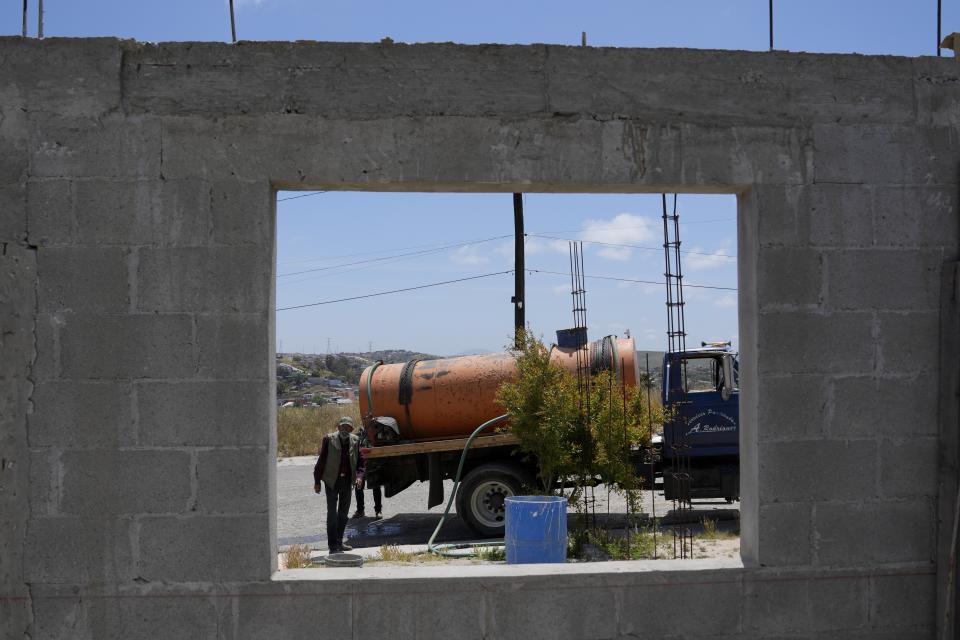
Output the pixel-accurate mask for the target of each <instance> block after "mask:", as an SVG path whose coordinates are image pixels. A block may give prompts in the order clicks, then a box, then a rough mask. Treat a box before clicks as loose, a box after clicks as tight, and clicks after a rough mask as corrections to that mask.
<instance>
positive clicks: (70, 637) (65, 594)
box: [30, 584, 96, 640]
mask: <svg viewBox="0 0 960 640" xmlns="http://www.w3.org/2000/svg"><path fill="white" fill-rule="evenodd" d="M33 594H34V596H35V599H34V600H33V602H32V606H33V611H34V615H33V621H32V624H31V627H30V633H31V634H32V636H31V637H33V638H44V639H45V640H96V637H95V636H94V635H93V630H91V629H90V626H89V621H88V619H87V608H86V607H85V606H84V601H85V600H87V598H85V597H82V596H81V595H80V594H78V593H77V591H76V587H75V586H72V585H71V586H67V585H46V584H35V585H33ZM85 595H86V594H85Z"/></svg>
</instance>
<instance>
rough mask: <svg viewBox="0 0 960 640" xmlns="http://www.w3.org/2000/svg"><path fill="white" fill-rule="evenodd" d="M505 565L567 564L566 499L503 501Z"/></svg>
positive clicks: (537, 498)
mask: <svg viewBox="0 0 960 640" xmlns="http://www.w3.org/2000/svg"><path fill="white" fill-rule="evenodd" d="M504 517H505V518H506V522H505V525H506V531H505V532H504V541H505V542H506V547H507V564H528V563H535V562H566V561H567V499H566V498H558V497H556V496H513V497H510V498H507V499H506V514H505V516H504Z"/></svg>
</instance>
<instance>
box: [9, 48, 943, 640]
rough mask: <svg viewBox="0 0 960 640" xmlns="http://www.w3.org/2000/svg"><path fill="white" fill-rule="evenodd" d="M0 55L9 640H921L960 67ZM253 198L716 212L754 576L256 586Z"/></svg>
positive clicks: (696, 568)
mask: <svg viewBox="0 0 960 640" xmlns="http://www.w3.org/2000/svg"><path fill="white" fill-rule="evenodd" d="M0 60H2V61H3V64H2V65H0V148H2V153H0V247H2V251H0V276H2V278H0V300H2V301H3V304H2V305H0V344H2V349H3V358H2V359H0V379H2V380H3V383H4V384H3V386H2V393H0V445H2V447H3V450H2V454H0V507H2V509H0V527H2V528H0V635H2V636H3V637H11V638H23V637H30V638H34V639H36V638H60V637H70V638H98V639H99V638H114V637H116V638H138V637H145V638H146V637H150V638H155V637H171V638H182V637H196V638H217V639H220V638H223V639H233V638H261V637H279V636H283V637H292V638H299V637H316V636H317V635H318V633H320V634H321V635H322V636H323V637H356V638H360V637H369V636H372V635H382V634H394V635H399V636H401V637H451V636H456V637H484V638H514V637H558V638H564V637H571V638H573V637H576V638H613V637H636V636H645V637H646V636H649V637H672V638H728V637H729V638H732V637H747V638H770V637H782V638H813V637H829V638H838V637H845V638H846V637H852V638H930V637H933V635H934V632H935V627H936V624H937V617H936V616H935V613H934V612H935V611H936V607H937V598H938V596H937V590H938V588H940V587H941V586H942V580H941V581H940V582H938V579H937V574H938V571H939V572H940V573H941V574H943V572H944V568H945V566H946V565H945V564H944V562H943V560H942V558H943V557H944V553H943V548H944V546H943V539H944V534H943V532H942V531H941V530H940V529H938V519H940V518H943V517H944V516H945V513H944V511H943V507H942V506H941V505H942V504H945V503H951V500H952V499H953V498H952V497H951V496H955V494H953V493H951V491H955V487H956V482H955V479H954V480H953V481H952V484H951V483H950V482H945V481H944V478H945V477H946V479H947V480H950V478H951V477H952V476H950V474H951V473H955V471H956V466H955V459H954V457H951V455H948V454H947V453H945V451H947V449H949V447H947V448H946V449H945V444H946V445H950V443H955V442H956V438H955V434H956V431H957V429H958V425H957V424H955V423H954V422H955V420H954V418H955V416H956V415H957V413H956V409H955V405H956V397H955V396H954V397H952V398H951V396H950V393H949V391H950V389H949V388H948V389H947V392H946V393H945V392H944V388H942V387H943V385H944V384H947V381H948V380H951V379H955V377H954V378H951V377H950V376H947V375H945V373H944V365H943V364H942V362H941V358H942V357H943V356H942V352H943V343H942V342H941V336H940V334H941V330H940V327H941V324H942V322H943V320H942V317H952V316H944V313H945V312H944V306H943V305H944V296H943V295H942V293H941V273H942V272H943V271H944V269H945V265H948V264H949V263H952V262H954V261H956V260H957V254H958V247H960V241H958V235H960V231H958V212H957V199H958V185H957V181H958V172H957V168H958V159H960V147H958V144H960V140H958V138H957V125H958V124H960V122H958V117H957V112H956V109H955V108H954V106H953V105H954V104H955V103H956V100H957V98H958V97H960V96H958V95H957V92H958V91H960V89H957V87H960V73H958V70H960V67H958V66H957V65H956V63H955V62H954V61H953V60H948V59H944V60H936V59H926V58H924V59H905V58H892V57H863V56H825V55H806V54H787V53H744V52H710V51H689V50H632V49H594V48H570V47H552V46H550V47H548V46H492V45H490V46H479V47H466V46H456V45H415V46H406V45H393V44H381V45H370V44H366V45H364V44H329V43H257V44H254V43H241V44H238V45H223V44H215V43H181V44H173V43H171V44H163V45H145V44H138V43H134V42H127V41H117V40H112V39H93V40H58V39H50V40H44V41H32V40H29V41H25V40H21V39H14V38H6V39H0ZM278 188H326V189H368V190H424V191H443V190H457V191H501V192H514V191H528V192H531V191H556V192H565V191H569V192H642V191H648V192H649V191H654V192H655V191H674V190H677V191H685V192H698V191H699V192H718V191H719V192H727V193H736V194H737V196H738V201H739V216H738V217H739V221H738V233H739V249H738V253H739V256H740V258H739V272H740V276H739V277H740V283H739V289H740V316H741V336H740V337H741V340H740V341H741V348H742V356H743V387H744V389H743V393H742V399H741V415H742V420H743V436H742V438H743V441H742V443H741V444H742V464H743V473H742V482H741V484H742V485H743V503H742V504H743V516H742V517H743V527H742V529H743V563H742V564H741V563H739V562H734V563H726V564H723V563H721V564H720V565H716V564H711V563H698V561H693V562H688V563H673V562H668V563H661V564H658V565H657V566H655V567H650V566H646V565H642V564H631V563H624V564H621V563H611V564H609V565H581V566H571V567H564V568H562V569H560V570H558V569H556V568H553V569H543V568H536V567H526V568H524V567H521V568H509V569H508V568H501V567H498V568H492V569H491V568H485V567H466V568H458V571H457V575H456V576H455V577H452V576H450V575H449V574H443V572H442V570H440V569H432V570H424V571H421V572H420V573H419V574H418V573H416V572H413V573H403V574H397V573H395V572H389V571H387V572H386V573H384V572H380V573H378V572H377V571H376V570H373V569H370V570H364V571H363V572H359V573H351V574H349V576H347V577H343V576H339V575H334V576H333V577H331V574H329V573H328V572H318V571H314V572H302V571H291V572H281V573H279V574H274V571H275V568H276V567H275V561H274V558H275V539H276V533H275V514H274V513H273V510H274V508H275V499H274V497H273V496H274V485H275V476H274V457H275V446H276V445H275V440H274V435H273V429H274V424H273V420H274V417H273V379H272V376H273V366H272V364H273V362H272V361H273V352H274V345H273V306H274V304H273V288H272V287H273V284H272V283H273V276H274V260H275V256H274V228H275V220H274V216H275V209H274V207H275V205H274V191H275V189H278ZM951 344H952V343H951ZM951 348H952V347H951ZM946 362H947V363H948V365H947V366H949V362H950V360H947V361H946ZM941 383H943V384H941ZM950 384H952V383H950ZM938 407H939V408H938ZM951 411H952V413H951ZM951 416H952V417H951ZM951 420H953V421H951ZM950 446H952V445H950ZM945 474H946V475H945ZM941 486H942V487H945V488H944V489H940V488H939V487H941ZM461 569H463V570H461ZM431 572H433V573H436V575H433V573H431ZM344 576H346V574H344ZM321 628H322V629H323V631H322V632H321V631H320V629H321Z"/></svg>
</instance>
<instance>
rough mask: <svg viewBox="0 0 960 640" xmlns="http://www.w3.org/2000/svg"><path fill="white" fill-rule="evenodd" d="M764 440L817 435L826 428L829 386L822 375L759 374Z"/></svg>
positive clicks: (828, 408)
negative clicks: (775, 375)
mask: <svg viewBox="0 0 960 640" xmlns="http://www.w3.org/2000/svg"><path fill="white" fill-rule="evenodd" d="M758 395H759V397H760V410H759V423H760V424H759V427H760V439H761V440H781V439H789V438H804V437H817V436H821V435H823V434H825V433H826V432H827V416H828V415H829V412H830V406H829V403H830V387H829V385H828V384H827V381H826V379H825V378H824V377H823V376H820V375H794V376H786V377H782V378H774V377H772V376H762V377H760V392H759V394H758Z"/></svg>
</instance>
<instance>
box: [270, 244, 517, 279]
mask: <svg viewBox="0 0 960 640" xmlns="http://www.w3.org/2000/svg"><path fill="white" fill-rule="evenodd" d="M512 236H513V234H512V233H509V234H504V235H502V236H493V237H491V238H484V239H482V240H470V241H469V242H457V243H454V244H448V245H443V246H440V247H435V248H433V249H423V250H421V251H411V252H410V253H399V254H396V255H392V256H382V257H380V258H368V259H367V260H357V261H355V262H345V263H343V264H335V265H329V266H326V267H315V268H313V269H304V270H302V271H291V272H290V273H281V274H278V275H277V277H278V278H283V277H286V276H298V275H301V274H304V273H315V272H317V271H329V270H330V269H338V268H340V267H351V266H353V265H357V264H367V263H370V262H383V261H384V260H393V259H396V258H404V257H410V256H420V255H424V254H429V253H436V252H438V251H444V250H446V249H453V248H456V247H465V246H469V245H471V244H481V243H483V242H492V241H493V240H502V239H504V238H510V237H512Z"/></svg>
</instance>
